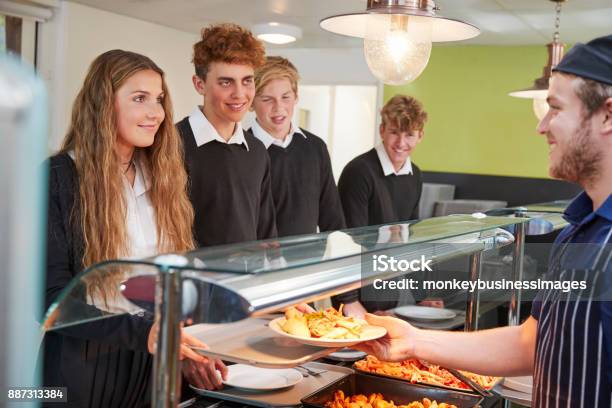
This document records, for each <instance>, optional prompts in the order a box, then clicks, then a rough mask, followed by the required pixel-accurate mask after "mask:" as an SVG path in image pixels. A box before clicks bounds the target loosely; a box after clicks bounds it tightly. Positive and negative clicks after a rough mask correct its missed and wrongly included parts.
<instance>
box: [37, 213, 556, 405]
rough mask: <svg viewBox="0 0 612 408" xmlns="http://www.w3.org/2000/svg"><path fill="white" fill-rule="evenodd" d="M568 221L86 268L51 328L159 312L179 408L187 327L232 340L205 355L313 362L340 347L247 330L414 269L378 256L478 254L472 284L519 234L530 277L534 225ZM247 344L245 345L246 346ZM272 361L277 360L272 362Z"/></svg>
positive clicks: (157, 376) (157, 382) (481, 222)
mask: <svg viewBox="0 0 612 408" xmlns="http://www.w3.org/2000/svg"><path fill="white" fill-rule="evenodd" d="M559 218H560V217H559V216H558V214H557V213H554V212H551V213H544V212H541V211H540V212H538V213H537V215H536V213H533V214H532V215H531V218H530V217H514V216H484V215H481V216H471V215H455V216H446V217H438V218H431V219H425V220H418V221H413V222H408V223H403V224H395V225H383V226H372V227H364V228H356V229H349V230H344V231H335V232H331V233H320V234H312V235H305V236H298V237H287V238H283V239H278V240H267V241H257V242H250V243H243V244H235V245H225V246H219V247H211V248H204V249H200V250H197V251H193V252H190V253H186V254H171V255H163V256H158V257H156V258H150V259H143V260H139V261H134V260H118V261H111V262H105V263H101V264H99V265H95V266H94V267H92V268H89V269H88V270H86V271H84V272H83V273H81V274H80V275H79V276H78V277H77V278H75V279H74V280H73V282H71V283H70V284H69V285H68V286H67V287H66V288H65V290H64V291H63V293H62V294H61V295H60V296H59V298H58V300H57V302H56V303H54V304H53V305H52V306H51V307H50V309H49V311H48V313H47V318H46V321H45V324H44V328H45V330H63V329H66V328H69V327H74V326H78V325H83V324H90V323H94V322H96V321H98V320H100V319H108V318H112V317H113V316H117V315H120V314H123V313H130V314H139V313H140V314H142V313H145V312H146V311H154V312H155V314H156V316H157V318H158V320H159V323H160V333H159V336H158V344H157V351H158V352H157V353H156V355H155V368H154V394H153V406H155V407H170V406H176V405H177V404H178V398H179V388H178V386H179V384H180V381H179V379H180V367H179V365H178V363H177V362H178V345H179V337H180V336H179V327H180V323H181V322H182V321H185V320H189V321H191V322H193V323H196V324H197V325H208V326H210V325H212V324H215V325H216V327H217V330H220V332H223V333H225V334H226V336H228V338H227V339H225V340H226V341H222V342H217V344H212V345H211V348H210V349H209V350H206V351H202V353H203V354H208V355H212V356H219V357H222V358H223V359H224V360H225V361H229V362H238V363H244V362H246V363H248V364H252V365H262V366H267V367H291V366H295V365H303V364H306V363H308V362H309V361H313V360H317V359H320V358H322V357H325V355H326V354H329V353H331V352H333V351H336V350H337V349H334V348H322V347H315V346H305V345H300V346H299V347H297V348H296V347H295V346H294V345H293V346H292V345H290V346H288V348H289V349H291V348H293V349H292V350H291V352H290V353H289V354H283V352H286V351H287V348H285V349H283V348H281V347H274V346H272V347H269V348H268V349H262V347H264V346H265V345H268V346H270V345H276V346H278V344H280V343H279V341H278V338H276V337H275V335H274V333H271V331H270V329H269V328H267V327H265V324H263V325H261V327H254V328H253V327H251V328H250V329H249V328H245V325H247V326H248V323H249V322H253V318H257V317H262V316H263V317H264V318H265V316H266V315H267V314H268V313H270V312H275V311H278V310H282V309H284V308H286V307H287V306H290V305H294V304H297V303H300V302H309V301H313V300H317V299H322V298H326V297H329V296H331V295H335V294H339V293H343V292H346V291H349V290H354V289H357V288H359V287H362V286H365V285H368V284H371V283H372V282H374V281H375V280H377V279H385V280H387V279H392V278H395V277H398V276H401V275H404V274H405V271H403V272H402V271H398V270H385V271H380V270H377V269H376V268H372V267H371V266H370V264H371V259H372V257H373V256H375V255H376V256H381V255H386V256H388V257H394V258H395V259H396V260H400V261H406V262H410V261H414V260H418V259H421V260H422V259H425V258H426V259H428V260H430V261H431V263H432V265H435V264H437V263H439V262H441V261H445V260H449V259H453V258H456V257H461V256H469V258H470V268H469V271H468V272H469V279H471V280H478V278H479V276H480V272H481V267H482V255H483V254H484V253H487V252H489V251H495V250H497V249H499V248H501V247H504V246H507V245H510V244H512V243H513V242H514V240H515V237H514V236H513V235H512V234H511V233H510V232H509V230H510V231H514V233H515V235H516V236H517V237H518V238H519V239H520V241H519V242H518V243H517V245H515V247H518V249H516V250H515V251H514V252H515V258H514V259H515V264H516V265H515V270H518V271H519V272H520V267H521V254H522V252H521V251H522V240H523V239H524V235H525V233H526V232H527V231H529V225H530V223H531V222H532V221H534V220H536V221H537V222H538V223H548V224H551V225H554V226H553V227H551V228H556V227H558V225H562V222H560V221H559ZM398 231H399V232H402V233H397V232H398ZM117 277H120V279H117ZM109 278H110V279H117V282H118V284H117V286H118V287H117V291H116V293H115V294H114V296H112V297H110V298H109V297H106V298H104V299H102V298H100V297H99V296H96V294H95V293H93V294H92V293H91V291H89V290H88V287H89V282H92V281H95V280H96V279H109ZM245 319H248V320H245ZM245 322H246V323H245ZM477 322H478V292H477V291H475V292H472V293H471V294H470V296H469V297H468V299H467V304H466V329H468V330H473V329H476V328H477ZM219 324H221V325H219ZM232 325H233V326H232ZM199 327H201V326H199ZM238 327H240V329H238ZM250 330H251V331H250ZM253 330H255V331H253ZM256 330H259V332H257V331H256ZM263 333H267V334H263ZM204 337H205V338H206V336H204ZM266 337H267V338H268V340H265V338H266ZM212 338H218V336H213V337H211V339H212ZM262 338H263V340H262ZM238 339H242V341H243V343H241V344H237V343H236V342H237V341H238ZM259 340H261V341H259ZM211 341H212V340H211ZM208 342H210V341H208ZM266 342H267V343H266ZM232 344H233V345H234V347H233V348H232ZM223 347H225V348H224V349H223ZM283 350H284V351H283ZM263 357H266V358H268V360H266V361H263ZM309 364H316V363H309ZM351 381H352V380H351ZM392 381H394V380H392ZM406 386H407V385H406ZM421 387H422V386H421ZM423 389H425V388H423ZM472 395H473V394H472ZM302 397H306V395H303V396H302Z"/></svg>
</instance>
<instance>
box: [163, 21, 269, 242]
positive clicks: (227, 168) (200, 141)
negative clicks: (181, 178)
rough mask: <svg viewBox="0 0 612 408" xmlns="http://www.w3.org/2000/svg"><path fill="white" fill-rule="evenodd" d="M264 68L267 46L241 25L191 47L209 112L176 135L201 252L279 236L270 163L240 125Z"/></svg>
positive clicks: (206, 34) (211, 33)
mask: <svg viewBox="0 0 612 408" xmlns="http://www.w3.org/2000/svg"><path fill="white" fill-rule="evenodd" d="M264 62H265V51H264V47H263V45H262V44H261V42H260V41H259V40H257V39H256V38H254V37H253V35H252V34H251V32H250V31H248V30H246V29H244V28H242V27H240V26H238V25H235V24H218V25H211V26H209V27H207V28H205V29H204V30H202V39H201V40H200V41H199V42H197V43H196V44H195V45H194V46H193V64H194V66H195V75H194V76H193V86H194V88H195V90H196V91H197V92H198V93H199V94H200V95H202V97H203V106H197V107H196V108H195V109H194V111H193V113H192V114H191V115H189V116H188V117H186V118H184V119H183V120H182V121H180V122H179V123H178V124H177V128H178V130H179V131H180V133H181V136H182V138H183V145H184V149H185V162H186V166H187V170H188V173H189V179H190V184H191V188H190V198H191V202H192V204H193V208H194V210H195V221H194V232H195V238H196V241H197V243H198V245H200V246H208V245H220V244H229V243H234V242H242V241H252V240H258V239H265V238H273V237H276V222H275V216H274V202H273V199H272V193H271V189H270V159H269V157H268V153H267V152H266V148H265V147H264V146H263V144H262V143H261V142H260V141H259V140H257V139H256V138H255V137H253V135H251V134H250V133H248V132H245V131H243V129H242V127H241V125H240V121H241V120H242V118H243V117H244V115H245V114H246V113H247V112H248V110H249V108H250V107H251V103H252V101H253V97H254V96H255V79H254V76H255V72H254V70H255V68H258V67H259V66H261V65H262V64H263V63H264ZM168 199H171V197H169V198H168Z"/></svg>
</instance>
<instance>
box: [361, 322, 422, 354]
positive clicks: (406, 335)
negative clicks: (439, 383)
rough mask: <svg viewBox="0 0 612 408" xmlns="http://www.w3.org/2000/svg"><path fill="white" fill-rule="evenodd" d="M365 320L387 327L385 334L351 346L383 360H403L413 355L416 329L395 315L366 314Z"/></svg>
mask: <svg viewBox="0 0 612 408" xmlns="http://www.w3.org/2000/svg"><path fill="white" fill-rule="evenodd" d="M365 319H366V320H367V322H368V323H369V324H371V325H374V326H382V327H384V328H385V329H387V335H386V336H385V337H382V338H380V339H378V340H372V341H368V342H365V343H359V344H356V345H354V346H352V348H354V349H357V350H361V351H364V352H366V353H368V354H372V355H374V356H376V357H377V358H378V359H379V360H383V361H403V360H406V359H408V358H412V357H414V341H413V337H414V336H415V335H416V333H417V332H418V329H417V328H415V327H413V326H411V325H410V324H408V323H407V322H405V321H403V320H400V319H396V318H395V317H388V316H376V315H373V314H369V313H368V314H366V315H365Z"/></svg>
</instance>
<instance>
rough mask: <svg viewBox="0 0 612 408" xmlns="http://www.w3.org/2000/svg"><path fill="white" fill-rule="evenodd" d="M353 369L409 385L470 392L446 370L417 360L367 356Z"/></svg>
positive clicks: (468, 388) (464, 384)
mask: <svg viewBox="0 0 612 408" xmlns="http://www.w3.org/2000/svg"><path fill="white" fill-rule="evenodd" d="M355 367H356V368H357V369H359V370H361V371H366V372H370V373H375V374H381V375H386V376H391V377H397V378H402V379H404V380H408V381H410V382H411V383H422V384H429V385H436V386H441V387H447V388H454V389H458V390H467V391H471V390H472V389H471V388H470V387H469V386H468V385H467V384H466V383H464V382H463V381H461V380H460V379H458V378H457V377H455V376H454V375H452V374H451V373H450V372H449V371H448V370H446V369H444V368H442V367H440V366H437V365H434V364H428V363H426V362H424V361H421V360H417V359H409V360H404V361H401V362H395V363H394V362H388V361H380V360H379V359H377V358H376V357H374V356H367V357H366V358H365V359H364V360H359V361H357V362H356V363H355Z"/></svg>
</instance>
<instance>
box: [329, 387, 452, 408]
mask: <svg viewBox="0 0 612 408" xmlns="http://www.w3.org/2000/svg"><path fill="white" fill-rule="evenodd" d="M325 406H326V407H327V408H457V406H456V405H452V404H447V403H444V402H442V403H438V402H436V401H431V400H430V399H429V398H423V400H422V401H412V402H410V403H408V404H403V405H396V404H395V403H394V402H393V401H387V400H385V399H384V397H383V395H382V394H380V393H376V394H370V396H367V395H364V394H358V395H352V396H350V397H349V396H345V395H344V392H342V390H340V391H336V392H335V393H334V400H333V401H328V402H326V403H325Z"/></svg>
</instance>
